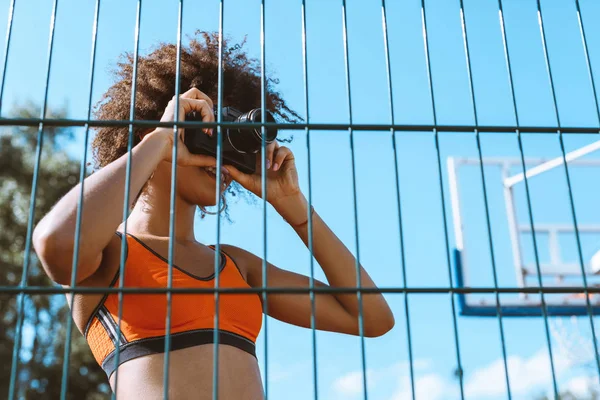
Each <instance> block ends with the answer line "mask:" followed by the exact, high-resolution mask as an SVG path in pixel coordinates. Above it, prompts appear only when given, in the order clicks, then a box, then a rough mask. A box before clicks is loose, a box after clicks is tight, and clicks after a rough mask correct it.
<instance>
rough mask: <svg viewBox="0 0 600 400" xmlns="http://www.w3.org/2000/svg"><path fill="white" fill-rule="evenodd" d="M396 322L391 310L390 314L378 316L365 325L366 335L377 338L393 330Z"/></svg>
mask: <svg viewBox="0 0 600 400" xmlns="http://www.w3.org/2000/svg"><path fill="white" fill-rule="evenodd" d="M395 324H396V320H395V319H394V315H393V314H392V313H391V311H390V312H389V313H388V315H386V316H383V317H380V318H378V319H377V320H376V321H374V322H373V323H371V324H369V326H368V327H365V337H369V338H375V337H380V336H383V335H385V334H386V333H388V332H389V331H391V330H392V329H393V328H394V325H395Z"/></svg>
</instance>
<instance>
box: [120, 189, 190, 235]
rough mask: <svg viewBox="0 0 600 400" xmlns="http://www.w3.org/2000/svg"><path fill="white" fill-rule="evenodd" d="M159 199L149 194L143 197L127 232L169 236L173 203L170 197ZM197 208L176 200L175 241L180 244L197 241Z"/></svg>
mask: <svg viewBox="0 0 600 400" xmlns="http://www.w3.org/2000/svg"><path fill="white" fill-rule="evenodd" d="M166 197H167V198H166V199H165V198H164V197H157V196H152V195H148V194H144V195H142V196H141V197H140V198H139V199H138V201H137V203H136V205H135V207H134V208H133V211H132V212H131V214H130V216H129V218H128V219H127V230H128V231H130V232H139V233H144V234H147V235H151V236H160V237H168V236H169V228H170V226H169V222H170V221H169V215H170V213H169V211H170V206H171V204H170V203H171V202H170V199H169V198H168V196H166ZM195 213H196V206H195V205H192V204H189V203H186V202H184V201H182V200H181V199H179V198H177V199H176V200H175V235H174V236H175V240H176V241H178V242H189V241H195V236H194V215H195Z"/></svg>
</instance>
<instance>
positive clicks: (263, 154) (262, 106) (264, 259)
mask: <svg viewBox="0 0 600 400" xmlns="http://www.w3.org/2000/svg"><path fill="white" fill-rule="evenodd" d="M265 22H266V21H265V0H261V2H260V121H261V123H263V124H264V122H265V121H266V120H267V118H266V107H267V105H266V93H265V90H266V87H265V85H266V82H265V79H266V78H265V56H266V54H265ZM260 132H261V153H260V154H261V162H260V164H261V170H260V185H261V188H260V190H261V193H262V205H263V207H262V216H263V256H262V266H261V267H262V268H261V269H262V282H263V288H266V287H268V286H269V284H268V281H267V279H268V276H267V162H266V161H267V138H266V134H267V132H266V129H265V126H264V125H261V126H260ZM267 297H268V296H267V293H266V292H265V291H264V290H263V292H262V299H263V302H262V303H263V314H264V327H263V329H264V332H265V373H264V377H265V399H268V398H269V341H268V338H269V334H268V333H269V328H268V322H269V319H268V315H269V307H268V303H267Z"/></svg>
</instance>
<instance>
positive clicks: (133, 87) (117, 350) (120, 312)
mask: <svg viewBox="0 0 600 400" xmlns="http://www.w3.org/2000/svg"><path fill="white" fill-rule="evenodd" d="M141 20H142V0H138V1H137V8H136V20H135V33H134V38H135V44H134V50H133V65H132V75H131V100H130V108H129V120H130V121H134V120H135V99H136V95H135V93H136V89H137V66H138V55H139V48H140V23H141ZM128 129H129V133H128V138H127V165H126V167H125V188H124V190H125V196H124V200H123V235H122V236H121V254H120V261H119V289H123V286H124V285H125V261H126V260H127V219H128V218H129V204H130V196H129V194H130V193H129V192H130V190H131V164H132V162H133V159H132V156H133V139H134V136H133V135H134V131H133V129H134V124H133V122H130V123H129V126H128ZM118 303H119V306H118V312H117V313H118V317H117V329H118V332H120V331H121V321H122V319H123V292H122V291H121V290H119V292H118ZM114 344H115V350H114V351H115V367H114V371H115V372H114V375H115V381H114V382H115V383H114V385H115V389H114V391H113V393H112V396H111V398H112V400H116V398H117V390H118V383H119V364H120V362H119V359H120V357H121V347H120V346H119V342H118V338H115V342H114Z"/></svg>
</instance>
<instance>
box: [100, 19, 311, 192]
mask: <svg viewBox="0 0 600 400" xmlns="http://www.w3.org/2000/svg"><path fill="white" fill-rule="evenodd" d="M245 43H246V39H244V40H243V41H242V42H241V43H238V44H235V45H231V43H230V40H229V39H226V38H225V37H224V38H223V71H222V73H223V88H222V90H223V105H225V106H232V107H235V108H238V109H240V110H245V111H247V110H250V109H252V108H256V107H257V106H260V100H261V97H260V96H261V74H260V63H259V60H257V59H256V58H250V57H249V56H248V55H247V54H246V53H245V51H244V45H245ZM218 59H219V34H218V33H215V32H203V31H196V32H195V34H194V35H193V36H192V37H190V42H189V45H188V46H183V45H182V47H181V63H180V75H179V83H180V87H179V91H180V93H184V92H185V91H187V90H188V89H190V88H191V87H197V88H198V89H200V90H202V91H203V92H204V93H206V94H207V95H208V96H209V97H210V98H211V99H214V101H215V103H216V99H217V96H218V68H219V64H218ZM133 61H134V57H133V54H131V53H125V54H123V55H122V56H121V59H120V61H119V62H118V63H117V67H116V68H115V69H114V70H113V71H112V74H113V76H114V77H115V83H114V84H113V85H112V86H111V87H110V88H109V89H108V90H107V91H106V93H104V95H103V96H102V98H101V99H100V101H99V102H98V103H97V104H96V106H95V108H94V116H95V117H96V118H97V119H98V120H129V118H130V104H131V88H132V80H133ZM176 63H177V46H176V45H174V44H170V43H160V44H159V45H158V46H157V47H156V48H155V49H154V50H152V51H151V52H150V53H149V54H148V55H145V56H143V55H139V56H138V61H137V79H136V99H135V119H136V120H156V121H157V120H160V118H161V117H162V113H163V112H164V109H165V108H166V107H167V104H168V103H169V101H170V100H171V99H172V98H173V95H174V94H175V77H176ZM278 83H279V81H278V79H276V78H273V77H271V76H268V75H266V76H265V101H266V108H267V110H269V111H270V112H271V113H272V114H273V115H274V116H275V118H276V119H279V120H283V121H286V122H296V121H299V120H301V119H302V118H301V117H300V116H299V115H298V114H297V113H296V112H295V111H294V110H292V109H291V108H289V107H288V106H287V104H286V102H285V101H284V100H283V97H282V95H281V94H280V93H279V92H278V91H276V90H275V88H274V86H275V85H277V84H278ZM147 129H148V128H147V127H134V143H133V146H135V145H137V144H138V143H139V142H140V141H141V135H142V134H143V133H144V131H145V130H147ZM95 131H96V135H95V137H94V140H93V142H92V154H93V158H94V167H95V169H99V168H102V167H104V166H106V165H108V164H110V163H111V162H113V161H115V160H116V159H118V158H119V157H121V156H122V155H124V154H125V153H127V142H128V139H129V129H128V127H127V126H107V127H99V128H96V129H95ZM143 191H144V189H142V191H140V193H139V194H138V195H137V196H136V198H135V199H134V201H133V203H135V202H136V201H137V199H138V198H139V195H140V194H141V193H142V192H143ZM228 192H229V193H232V194H233V195H235V194H236V192H238V193H239V192H240V190H239V188H233V187H230V190H228Z"/></svg>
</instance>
